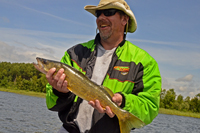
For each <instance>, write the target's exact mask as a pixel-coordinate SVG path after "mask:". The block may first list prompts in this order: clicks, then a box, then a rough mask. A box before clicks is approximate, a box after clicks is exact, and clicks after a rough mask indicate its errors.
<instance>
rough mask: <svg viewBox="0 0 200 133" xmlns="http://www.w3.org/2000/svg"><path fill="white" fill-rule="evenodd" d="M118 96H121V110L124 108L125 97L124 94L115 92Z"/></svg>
mask: <svg viewBox="0 0 200 133" xmlns="http://www.w3.org/2000/svg"><path fill="white" fill-rule="evenodd" d="M117 93H118V94H120V95H121V96H122V104H121V105H120V107H121V108H124V107H125V103H126V102H125V96H124V94H122V92H117Z"/></svg>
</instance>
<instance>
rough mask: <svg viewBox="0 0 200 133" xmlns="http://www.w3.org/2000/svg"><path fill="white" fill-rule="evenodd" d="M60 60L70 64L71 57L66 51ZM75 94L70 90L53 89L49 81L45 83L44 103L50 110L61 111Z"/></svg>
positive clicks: (70, 102) (68, 105)
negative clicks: (64, 91)
mask: <svg viewBox="0 0 200 133" xmlns="http://www.w3.org/2000/svg"><path fill="white" fill-rule="evenodd" d="M61 62H63V63H65V64H68V65H71V59H70V56H69V54H68V53H67V51H66V52H65V55H64V56H63V57H62V59H61ZM74 98H75V95H74V94H73V93H71V92H68V93H61V92H58V91H57V90H56V89H54V88H53V87H52V86H51V85H50V84H49V83H48V84H47V85H46V105H47V108H48V109H50V110H52V111H62V110H63V109H65V108H67V107H68V108H70V107H71V106H72V103H73V101H74Z"/></svg>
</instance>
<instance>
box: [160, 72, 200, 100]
mask: <svg viewBox="0 0 200 133" xmlns="http://www.w3.org/2000/svg"><path fill="white" fill-rule="evenodd" d="M188 75H190V74H188ZM188 75H187V76H185V77H187V78H185V77H183V78H185V79H187V81H188V80H190V82H178V81H176V79H175V78H169V77H162V89H166V90H168V89H174V91H175V92H176V95H177V96H178V95H179V94H181V95H182V96H184V97H187V96H190V97H194V96H195V95H196V94H198V93H200V89H198V88H199V86H200V84H199V82H198V78H196V77H193V78H192V79H191V77H192V76H188Z"/></svg>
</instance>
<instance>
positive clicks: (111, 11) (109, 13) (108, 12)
mask: <svg viewBox="0 0 200 133" xmlns="http://www.w3.org/2000/svg"><path fill="white" fill-rule="evenodd" d="M117 11H119V10H117V9H106V10H96V13H95V15H96V17H97V18H98V17H99V16H100V15H101V13H103V14H104V15H105V16H113V15H115V13H116V12H117Z"/></svg>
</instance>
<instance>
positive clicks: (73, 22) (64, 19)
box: [13, 3, 93, 27]
mask: <svg viewBox="0 0 200 133" xmlns="http://www.w3.org/2000/svg"><path fill="white" fill-rule="evenodd" d="M13 4H14V3H13ZM15 5H17V6H19V7H22V8H24V9H26V10H29V11H33V12H36V13H39V14H43V15H46V16H50V17H53V18H55V19H59V20H62V21H66V22H70V23H72V24H77V25H81V26H86V27H93V26H91V25H88V24H84V23H80V22H77V21H73V20H71V19H66V18H62V17H59V16H56V15H53V14H50V13H47V12H42V11H39V10H36V9H33V8H29V7H26V6H24V5H20V4H17V3H15Z"/></svg>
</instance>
